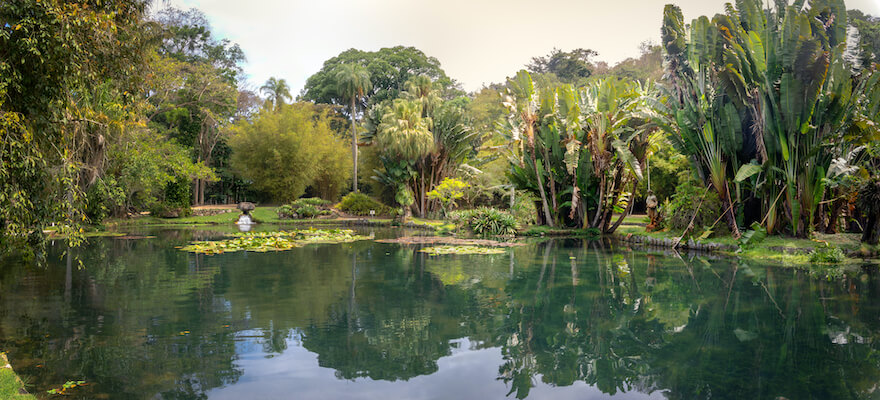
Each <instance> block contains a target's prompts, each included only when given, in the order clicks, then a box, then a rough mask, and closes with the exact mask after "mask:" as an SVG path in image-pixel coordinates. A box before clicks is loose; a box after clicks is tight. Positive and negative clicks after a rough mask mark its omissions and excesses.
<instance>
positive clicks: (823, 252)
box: [616, 225, 880, 265]
mask: <svg viewBox="0 0 880 400" xmlns="http://www.w3.org/2000/svg"><path fill="white" fill-rule="evenodd" d="M616 235H617V236H618V237H623V238H626V237H628V236H639V237H642V238H653V239H659V240H661V241H663V240H666V239H669V240H675V239H678V238H679V237H680V236H681V232H673V231H665V232H664V231H661V232H645V228H644V227H642V226H634V225H624V226H621V227H620V228H619V229H618V231H617V232H616ZM859 238H860V235H859V234H854V233H838V234H833V235H828V234H822V233H814V234H813V236H812V238H810V239H803V238H793V237H786V236H768V237H766V238H764V239H763V240H760V241H759V242H757V243H753V244H750V245H747V246H742V247H740V245H739V242H738V241H737V240H736V239H734V238H733V237H732V236H721V237H712V238H709V239H705V240H700V241H698V242H699V243H702V244H715V245H718V246H719V247H722V248H723V250H722V251H721V252H722V253H727V254H729V255H735V256H737V257H740V258H746V259H756V260H757V259H760V260H762V261H770V262H773V263H775V264H781V265H806V264H817V263H819V264H821V263H828V262H829V258H833V257H834V256H833V253H834V252H835V249H839V250H840V251H841V252H842V253H843V254H847V255H849V257H845V258H844V259H843V260H840V261H841V262H843V263H858V262H861V261H860V259H864V258H871V259H874V258H876V257H877V254H878V252H880V248H878V246H867V245H864V244H862V243H861V242H860V241H859Z"/></svg>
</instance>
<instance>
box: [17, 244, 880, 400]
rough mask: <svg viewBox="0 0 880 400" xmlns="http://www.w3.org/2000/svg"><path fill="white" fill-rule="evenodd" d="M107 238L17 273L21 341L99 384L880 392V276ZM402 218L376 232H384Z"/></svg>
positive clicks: (473, 393)
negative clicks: (210, 251) (196, 251)
mask: <svg viewBox="0 0 880 400" xmlns="http://www.w3.org/2000/svg"><path fill="white" fill-rule="evenodd" d="M154 234H155V235H156V236H157V237H156V238H154V239H145V240H123V239H99V240H93V241H92V243H90V245H89V246H88V247H87V248H85V249H82V250H80V251H78V252H77V253H76V254H75V256H76V257H78V258H79V259H80V260H82V261H83V265H84V267H85V268H83V269H79V268H77V264H78V263H77V262H76V261H74V260H73V259H72V258H67V257H63V256H62V255H61V252H60V249H58V250H57V251H56V253H55V254H54V255H53V256H52V257H50V259H52V260H54V263H53V265H50V266H49V267H47V268H43V269H41V268H34V267H31V266H29V265H27V264H24V263H22V262H14V261H13V260H7V261H5V262H4V263H3V265H4V267H2V268H0V348H2V349H5V350H6V351H9V352H10V356H11V359H12V362H13V364H14V366H15V367H16V369H17V370H18V371H19V372H21V373H22V374H23V375H24V376H25V378H27V379H28V380H29V381H30V382H32V383H33V384H34V391H39V392H42V391H44V390H46V389H48V388H50V387H52V386H53V385H59V384H61V383H64V382H65V381H66V380H70V379H83V380H86V381H88V382H90V383H91V385H89V386H87V387H85V388H84V389H83V390H82V391H80V392H78V393H77V394H78V395H80V396H81V397H83V398H101V397H104V398H114V399H117V398H122V399H125V398H132V399H140V398H168V399H200V398H220V399H234V398H243V397H244V396H249V397H254V396H256V397H258V398H291V397H299V398H341V397H345V398H378V397H384V398H437V397H439V398H487V399H491V398H499V399H500V398H505V397H507V398H527V397H529V398H549V397H552V398H605V397H609V396H613V397H616V398H668V399H698V398H722V399H724V398H730V399H738V398H757V399H762V398H768V399H774V398H777V397H779V396H782V397H785V398H789V399H795V398H798V399H800V398H840V399H847V398H855V399H859V398H873V397H874V396H876V394H877V393H878V392H877V389H878V388H877V382H880V358H878V354H880V353H878V344H877V338H878V332H880V326H878V324H880V307H878V300H877V299H878V289H880V279H878V277H877V274H876V271H875V269H873V268H868V269H865V270H863V271H855V272H854V273H852V274H849V275H847V276H845V277H843V278H841V279H839V280H831V281H829V280H827V279H820V278H814V277H811V276H809V275H808V274H806V273H804V272H801V271H797V270H794V269H780V268H773V267H768V266H762V265H749V264H745V263H741V262H736V261H731V260H712V259H707V258H702V257H695V258H693V259H692V260H691V259H682V258H678V257H674V256H673V255H664V254H647V253H643V252H634V251H630V250H629V249H626V248H618V247H615V246H614V245H610V244H606V245H601V244H600V243H597V242H585V241H576V240H556V241H553V240H551V241H545V242H541V243H535V244H531V245H529V246H524V247H519V248H514V249H511V250H510V252H508V253H507V254H504V255H494V256H456V257H430V256H427V255H425V254H424V253H418V252H417V251H416V248H413V247H401V246H397V245H392V244H379V243H374V242H359V243H353V244H346V245H327V246H310V247H305V248H301V249H297V250H295V251H291V252H285V253H272V254H256V253H236V254H225V255H220V256H204V255H192V254H187V253H182V252H180V251H178V250H176V249H174V246H177V245H180V244H183V243H186V242H187V241H189V240H192V239H193V238H195V237H198V238H204V237H206V236H212V235H216V234H217V233H206V232H203V231H166V232H156V233H154ZM389 234H393V232H377V236H379V237H381V236H383V235H389Z"/></svg>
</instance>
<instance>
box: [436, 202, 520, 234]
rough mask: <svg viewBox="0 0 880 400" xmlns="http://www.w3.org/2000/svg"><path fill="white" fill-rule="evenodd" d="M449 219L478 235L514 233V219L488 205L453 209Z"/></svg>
mask: <svg viewBox="0 0 880 400" xmlns="http://www.w3.org/2000/svg"><path fill="white" fill-rule="evenodd" d="M449 216H450V220H451V221H452V222H454V223H455V224H456V225H458V226H459V227H463V228H466V229H470V230H471V232H473V233H474V234H476V235H480V236H507V235H514V234H516V226H517V225H516V219H515V218H514V217H513V216H512V215H510V214H509V213H507V212H504V211H500V210H496V209H494V208H489V207H480V208H476V209H473V210H464V211H454V212H451V213H450V215H449Z"/></svg>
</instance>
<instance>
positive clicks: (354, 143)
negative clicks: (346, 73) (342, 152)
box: [349, 97, 358, 193]
mask: <svg viewBox="0 0 880 400" xmlns="http://www.w3.org/2000/svg"><path fill="white" fill-rule="evenodd" d="M354 100H355V99H354V97H352V99H351V109H350V110H349V112H350V114H351V161H352V165H353V166H354V168H353V170H354V171H353V172H352V174H351V190H352V191H353V192H355V193H357V191H358V135H357V126H356V125H355V123H354V107H355V105H354Z"/></svg>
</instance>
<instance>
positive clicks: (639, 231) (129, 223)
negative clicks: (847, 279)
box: [87, 207, 880, 265]
mask: <svg viewBox="0 0 880 400" xmlns="http://www.w3.org/2000/svg"><path fill="white" fill-rule="evenodd" d="M238 215H239V213H238V211H236V210H230V211H228V212H225V213H221V214H215V215H205V216H189V217H183V218H157V217H153V216H141V217H137V218H129V219H110V220H107V221H105V223H104V224H102V225H101V226H98V227H95V229H94V231H93V232H90V233H88V234H87V236H112V235H121V233H119V232H124V231H125V230H126V229H130V228H134V227H157V226H179V227H184V226H187V227H197V226H216V225H226V226H230V227H232V226H234V225H233V224H234V223H235V221H236V220H237V219H238ZM251 215H252V216H253V218H254V219H255V220H256V221H257V222H258V223H260V224H290V225H310V226H320V225H346V224H352V223H353V222H354V221H355V220H361V219H364V218H363V217H352V218H313V219H281V218H279V217H278V215H277V214H276V213H275V207H257V208H256V209H255V210H254V211H253V212H251ZM368 220H369V224H371V225H377V226H392V220H391V219H389V218H368ZM646 222H647V218H646V217H645V216H644V215H631V216H627V217H625V218H624V221H623V224H622V225H621V226H620V227H619V228H618V230H617V232H616V233H615V235H616V237H618V238H622V239H626V240H629V241H634V242H641V243H645V242H650V243H649V244H655V245H660V246H663V245H667V247H668V243H669V242H670V241H673V240H675V239H677V238H678V237H680V235H681V232H674V231H660V232H645V225H646ZM408 227H421V228H429V229H433V230H435V231H438V232H441V233H444V234H451V233H453V232H454V230H455V226H454V225H453V224H451V223H449V222H448V221H440V220H429V219H421V218H412V219H410V221H409V223H408ZM517 235H518V236H569V237H598V236H599V232H598V231H597V230H595V229H560V228H555V229H554V228H548V227H546V226H531V227H524V228H522V229H520V230H519V232H518V233H517ZM658 243H659V244H658ZM698 243H700V244H702V245H703V246H701V247H711V248H713V250H716V251H718V252H720V253H725V254H728V255H732V256H737V257H740V258H747V259H760V260H763V261H770V262H773V263H775V264H781V265H807V264H811V263H828V262H832V263H834V262H838V261H836V260H834V257H835V256H839V255H840V254H838V253H837V250H836V249H839V250H840V252H842V253H844V254H847V255H850V257H845V259H843V260H839V261H840V262H851V263H855V262H859V261H857V260H858V259H859V258H876V257H877V255H878V254H880V247H878V246H865V245H863V244H861V243H860V242H859V235H858V234H848V233H842V234H834V235H826V234H819V233H814V234H813V237H812V238H811V239H801V238H792V237H784V236H768V237H766V238H765V239H763V240H761V241H759V242H757V243H753V244H750V245H748V246H744V247H740V243H739V242H738V241H737V240H736V239H734V238H733V237H731V236H720V237H712V238H709V239H705V240H699V241H698ZM707 245H708V246H707ZM860 256H861V257H860ZM829 259H831V260H830V261H829Z"/></svg>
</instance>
